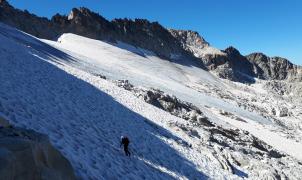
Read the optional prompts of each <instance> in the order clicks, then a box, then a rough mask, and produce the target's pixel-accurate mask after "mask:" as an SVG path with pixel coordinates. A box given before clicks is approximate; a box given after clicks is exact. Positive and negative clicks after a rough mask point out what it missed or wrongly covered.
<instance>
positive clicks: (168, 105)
mask: <svg viewBox="0 0 302 180" xmlns="http://www.w3.org/2000/svg"><path fill="white" fill-rule="evenodd" d="M115 84H116V85H117V86H119V87H122V88H124V89H126V90H128V91H131V92H133V94H134V95H135V96H137V97H138V98H141V99H143V100H144V101H145V102H147V103H149V104H152V105H154V106H156V107H158V108H160V109H163V110H165V111H167V112H169V113H171V114H172V115H174V116H177V117H180V118H182V119H185V120H189V121H192V122H193V123H195V124H196V125H202V126H209V127H212V126H214V124H213V123H212V122H210V121H209V120H208V118H207V117H205V116H204V115H203V113H202V112H201V110H200V109H199V108H198V107H196V106H194V105H193V104H191V103H188V102H184V101H181V100H180V99H178V98H176V97H175V96H171V95H169V94H166V93H164V92H163V91H160V90H157V89H143V88H139V87H135V86H133V85H132V84H131V83H129V81H128V80H117V81H115Z"/></svg>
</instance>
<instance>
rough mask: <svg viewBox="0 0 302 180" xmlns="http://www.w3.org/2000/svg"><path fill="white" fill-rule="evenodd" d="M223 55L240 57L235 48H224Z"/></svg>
mask: <svg viewBox="0 0 302 180" xmlns="http://www.w3.org/2000/svg"><path fill="white" fill-rule="evenodd" d="M224 52H225V53H227V54H228V55H232V56H241V54H240V52H239V50H238V49H236V48H235V47H233V46H230V47H228V48H226V49H225V50H224Z"/></svg>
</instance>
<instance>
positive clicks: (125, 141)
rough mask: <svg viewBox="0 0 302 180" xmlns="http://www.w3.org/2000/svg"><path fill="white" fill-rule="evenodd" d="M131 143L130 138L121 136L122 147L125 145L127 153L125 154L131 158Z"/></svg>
mask: <svg viewBox="0 0 302 180" xmlns="http://www.w3.org/2000/svg"><path fill="white" fill-rule="evenodd" d="M129 143H130V141H129V139H128V137H126V136H121V145H120V146H122V145H124V151H125V154H126V156H130V152H129V150H128V145H129Z"/></svg>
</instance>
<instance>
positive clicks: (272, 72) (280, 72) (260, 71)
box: [246, 53, 301, 80]
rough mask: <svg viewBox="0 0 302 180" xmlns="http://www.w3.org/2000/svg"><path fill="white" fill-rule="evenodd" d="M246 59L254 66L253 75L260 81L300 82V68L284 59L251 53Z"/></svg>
mask: <svg viewBox="0 0 302 180" xmlns="http://www.w3.org/2000/svg"><path fill="white" fill-rule="evenodd" d="M246 58H247V59H248V60H249V61H250V62H252V63H253V64H254V66H255V73H256V74H257V75H258V77H260V78H262V79H272V80H285V79H289V80H301V76H300V75H299V71H301V67H299V66H296V65H294V64H292V63H291V62H290V61H288V60H287V59H285V58H281V57H268V56H266V55H265V54H263V53H252V54H250V55H248V56H246ZM299 69H300V70H299Z"/></svg>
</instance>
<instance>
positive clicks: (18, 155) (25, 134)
mask: <svg viewBox="0 0 302 180" xmlns="http://www.w3.org/2000/svg"><path fill="white" fill-rule="evenodd" d="M0 162H1V163H0V179H5V180H13V179H24V180H27V179H28V180H31V179H37V180H39V179H41V180H42V179H43V180H52V179H58V180H73V179H75V175H74V171H73V169H72V166H71V164H70V163H69V161H68V160H67V159H66V158H65V157H64V156H63V155H62V154H61V153H60V152H59V151H57V150H56V149H55V148H54V147H53V146H52V145H51V144H50V142H49V139H48V137H47V136H45V135H42V134H40V133H37V132H34V131H32V130H25V129H21V128H13V127H0Z"/></svg>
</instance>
